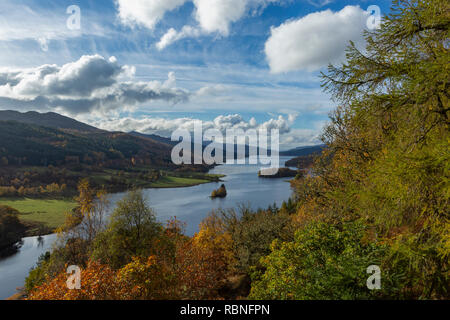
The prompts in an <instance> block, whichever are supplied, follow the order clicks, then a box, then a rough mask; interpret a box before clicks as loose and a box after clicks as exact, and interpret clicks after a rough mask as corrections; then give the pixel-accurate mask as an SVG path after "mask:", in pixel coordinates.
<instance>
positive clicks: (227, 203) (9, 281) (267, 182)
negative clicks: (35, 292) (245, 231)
mask: <svg viewBox="0 0 450 320" xmlns="http://www.w3.org/2000/svg"><path fill="white" fill-rule="evenodd" d="M290 158H291V157H280V167H283V166H284V163H285V161H287V160H288V159H290ZM258 170H259V166H257V165H249V164H246V165H220V166H217V167H215V168H214V169H212V170H211V171H210V173H213V174H224V175H226V177H224V178H223V179H222V180H224V182H217V183H207V184H202V185H198V186H193V187H186V188H166V189H145V190H144V195H146V196H147V198H148V201H149V204H150V206H151V207H152V208H153V209H154V210H155V212H156V215H157V218H158V220H159V221H162V222H165V221H167V220H168V219H170V218H172V217H175V216H176V217H177V219H178V220H180V221H183V222H185V223H186V234H187V235H193V234H194V233H195V232H197V231H198V225H199V223H200V222H201V221H202V220H203V219H204V218H205V216H206V215H207V214H208V213H209V212H211V210H214V209H219V208H222V209H227V208H236V207H237V206H238V205H239V204H245V205H250V206H251V207H252V208H253V209H258V208H267V207H268V206H269V205H271V204H273V203H276V204H277V205H278V206H280V205H281V203H282V202H283V201H285V200H287V199H288V198H289V196H290V194H291V190H290V185H289V183H287V182H286V180H287V178H276V179H267V178H266V179H263V178H259V177H258V174H257V173H258ZM222 183H224V184H225V186H226V188H227V192H228V195H227V197H226V198H216V199H211V198H210V197H209V195H210V194H211V191H212V190H213V189H217V188H218V187H219V186H220V185H221V184H222ZM123 196H124V193H116V194H111V195H110V196H109V198H110V201H111V208H113V207H114V203H115V202H116V201H117V200H119V199H121V198H122V197H123ZM55 239H56V235H54V234H51V235H47V236H44V237H42V239H38V238H37V237H28V238H24V239H23V245H22V247H21V248H20V249H19V251H18V252H17V253H16V254H14V255H12V256H9V257H7V258H4V259H2V260H0V300H3V299H6V298H8V297H10V296H11V295H13V294H14V293H15V292H16V288H17V287H22V286H23V284H24V279H25V278H26V276H27V275H28V272H29V271H30V269H31V268H32V267H33V266H34V265H35V264H36V261H37V260H38V258H39V256H40V255H41V254H43V253H45V252H46V251H49V250H50V249H51V247H52V245H53V243H54V241H55Z"/></svg>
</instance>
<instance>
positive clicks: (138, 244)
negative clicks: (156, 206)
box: [92, 190, 162, 268]
mask: <svg viewBox="0 0 450 320" xmlns="http://www.w3.org/2000/svg"><path fill="white" fill-rule="evenodd" d="M161 232H162V226H161V224H160V223H158V222H157V221H156V217H155V213H154V212H153V210H152V209H151V208H150V207H149V206H148V203H147V201H146V199H145V198H144V196H143V194H142V191H141V190H134V191H130V192H129V193H127V195H126V196H125V197H124V198H123V199H122V200H120V201H119V202H118V203H117V208H116V209H115V210H114V213H113V214H112V216H111V221H110V223H109V225H108V227H107V229H106V230H105V231H104V232H102V233H100V234H99V235H98V236H97V238H96V239H95V242H94V251H93V255H92V256H93V258H94V259H95V260H100V261H101V262H103V263H108V264H109V265H110V266H112V267H113V268H119V267H122V266H124V265H125V264H127V263H129V262H130V261H131V260H132V257H136V256H142V257H148V256H149V255H151V253H152V248H153V247H154V245H155V242H154V241H155V239H156V237H157V236H158V235H160V234H161Z"/></svg>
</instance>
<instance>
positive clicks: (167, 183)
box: [151, 177, 212, 188]
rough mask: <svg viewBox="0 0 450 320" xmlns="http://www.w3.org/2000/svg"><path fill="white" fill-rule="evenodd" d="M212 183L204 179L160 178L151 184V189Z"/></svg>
mask: <svg viewBox="0 0 450 320" xmlns="http://www.w3.org/2000/svg"><path fill="white" fill-rule="evenodd" d="M209 182H212V181H211V180H206V179H196V178H181V177H161V178H160V179H159V180H158V181H156V182H153V183H152V184H151V188H179V187H189V186H196V185H199V184H203V183H209Z"/></svg>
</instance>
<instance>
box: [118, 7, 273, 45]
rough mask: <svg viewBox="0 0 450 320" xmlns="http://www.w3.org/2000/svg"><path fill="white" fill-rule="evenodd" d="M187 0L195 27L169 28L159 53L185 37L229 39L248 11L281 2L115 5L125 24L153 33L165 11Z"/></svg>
mask: <svg viewBox="0 0 450 320" xmlns="http://www.w3.org/2000/svg"><path fill="white" fill-rule="evenodd" d="M188 1H189V2H192V3H193V5H194V12H193V16H194V18H195V20H196V21H197V23H198V25H197V26H189V25H186V26H184V27H183V28H182V29H181V30H179V31H177V30H175V29H174V28H170V29H169V30H168V31H167V32H166V33H165V34H164V35H163V36H162V37H161V39H160V41H159V42H158V43H157V44H156V47H157V48H158V49H159V50H162V49H164V48H165V47H167V46H169V45H170V44H172V43H174V42H175V41H178V40H181V39H183V38H187V37H200V36H202V35H205V34H210V33H217V34H219V35H222V36H228V35H229V32H230V25H231V24H232V23H233V22H236V21H238V20H240V19H241V18H243V17H244V16H245V15H246V14H248V13H249V12H253V13H254V12H256V11H257V9H261V8H264V7H266V6H267V4H269V3H274V2H280V1H281V0H117V1H116V3H117V9H118V17H119V19H120V21H121V22H122V23H123V24H124V25H127V26H131V27H133V26H135V25H139V26H144V27H146V28H148V29H150V30H153V29H154V28H155V26H156V25H157V24H158V22H160V21H161V20H162V19H163V17H164V15H165V14H166V12H169V11H172V10H174V9H176V8H178V7H180V6H182V5H183V4H184V3H185V2H188ZM260 11H261V10H260Z"/></svg>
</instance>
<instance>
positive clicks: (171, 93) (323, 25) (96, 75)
mask: <svg viewBox="0 0 450 320" xmlns="http://www.w3.org/2000/svg"><path fill="white" fill-rule="evenodd" d="M71 5H76V6H78V7H79V8H80V17H81V20H80V21H81V24H80V29H79V30H70V29H69V28H68V27H67V25H66V21H67V19H68V18H69V16H70V14H67V13H66V9H67V8H68V7H69V6H71ZM371 5H376V6H378V7H379V8H380V10H381V14H387V13H388V12H389V7H390V5H391V3H390V1H385V0H377V1H374V0H370V1H338V0H335V1H330V0H328V1H326V0H300V1H294V0H292V1H290V0H279V1H278V0H192V1H190V0H165V1H160V0H141V1H138V0H117V1H113V0H84V1H74V0H69V1H61V0H58V1H46V0H39V1H37V0H34V1H29V0H14V1H13V0H2V1H1V3H0V109H12V108H15V109H17V110H21V111H25V110H36V111H41V112H47V111H55V112H60V113H63V114H66V115H69V116H72V117H75V118H77V119H79V120H82V121H85V122H88V123H91V124H94V125H97V126H100V127H102V128H105V129H111V130H125V131H127V130H138V131H142V132H148V133H159V134H164V135H167V134H168V133H170V130H173V128H175V126H179V125H185V126H187V125H188V124H189V123H190V120H193V119H200V120H203V121H205V122H207V123H208V125H209V126H211V127H220V128H227V127H229V126H240V127H243V128H249V127H255V126H265V127H268V128H272V127H273V128H275V127H277V126H278V127H280V128H281V127H282V128H283V130H284V131H283V132H282V133H283V134H282V138H281V142H282V145H284V147H285V148H287V147H295V146H299V145H309V144H314V143H317V142H318V139H317V137H318V134H319V133H320V130H321V128H322V127H323V125H324V124H325V123H326V121H327V114H328V112H330V111H331V110H332V109H333V107H335V104H334V103H333V102H332V101H331V100H330V97H329V96H328V95H327V94H324V93H323V92H322V90H321V88H320V79H319V74H320V71H323V70H325V69H326V65H327V64H328V63H329V62H333V63H340V62H342V60H343V51H344V50H343V49H344V48H345V43H348V41H349V40H354V41H356V43H357V44H359V45H360V46H361V47H363V45H364V41H363V39H362V37H361V33H362V31H363V30H364V29H365V28H367V25H366V20H367V19H368V17H369V15H368V14H367V13H366V12H365V11H366V10H367V8H368V7H369V6H371ZM165 35H166V36H165ZM164 39H165V40H164ZM163 40H164V41H163ZM166 40H167V41H166ZM83 56H88V57H90V58H88V57H85V59H83V60H82V59H81V57H83ZM111 57H113V58H111ZM46 65H54V67H53V68H48V67H44V66H46ZM88 68H91V69H89V70H88ZM44 69H45V70H47V71H45V72H42V70H44ZM80 70H81V71H80ZM102 72H105V74H104V75H103V74H101V73H102ZM83 77H88V78H83ZM69 78H70V81H69V80H67V79H69ZM66 80H67V81H66ZM55 81H57V84H55V83H56V82H55ZM77 81H78V82H80V83H78V82H77ZM83 83H84V84H86V83H89V84H90V85H91V86H92V87H93V88H94V89H95V90H94V89H92V90H85V89H82V88H83V86H82V84H83ZM63 84H67V85H70V86H71V88H72V89H73V88H79V89H80V90H69V89H64V88H62V85H63Z"/></svg>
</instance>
